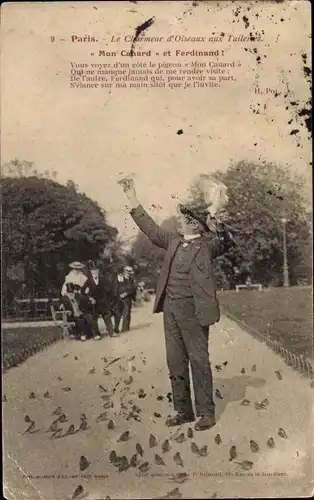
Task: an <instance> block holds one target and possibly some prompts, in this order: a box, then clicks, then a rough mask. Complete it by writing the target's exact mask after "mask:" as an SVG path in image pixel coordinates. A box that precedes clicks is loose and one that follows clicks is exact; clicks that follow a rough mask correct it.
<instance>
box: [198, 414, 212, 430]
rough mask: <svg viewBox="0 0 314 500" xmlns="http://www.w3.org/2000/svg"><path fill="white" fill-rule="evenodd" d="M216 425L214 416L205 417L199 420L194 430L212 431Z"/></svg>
mask: <svg viewBox="0 0 314 500" xmlns="http://www.w3.org/2000/svg"><path fill="white" fill-rule="evenodd" d="M215 424H216V421H215V417H214V416H205V415H204V416H203V417H201V418H200V419H199V421H198V422H196V424H195V426H194V429H195V430H196V431H207V430H208V429H211V428H212V427H214V425H215Z"/></svg>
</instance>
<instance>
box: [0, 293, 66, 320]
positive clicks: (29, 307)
mask: <svg viewBox="0 0 314 500" xmlns="http://www.w3.org/2000/svg"><path fill="white" fill-rule="evenodd" d="M52 304H54V305H55V307H56V308H58V307H59V305H61V300H60V299H59V298H47V297H39V298H34V299H15V300H14V301H13V302H12V303H11V304H9V305H8V304H3V307H2V321H5V322H8V323H9V322H19V321H20V322H30V321H43V320H53V317H52V313H51V306H52Z"/></svg>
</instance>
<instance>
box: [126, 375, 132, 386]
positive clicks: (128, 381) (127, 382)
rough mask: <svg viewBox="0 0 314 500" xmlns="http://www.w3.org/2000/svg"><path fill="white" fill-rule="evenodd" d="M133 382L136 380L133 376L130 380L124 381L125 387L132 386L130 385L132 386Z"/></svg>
mask: <svg viewBox="0 0 314 500" xmlns="http://www.w3.org/2000/svg"><path fill="white" fill-rule="evenodd" d="M133 380H134V379H133V377H132V375H130V376H129V378H128V379H127V380H125V381H124V383H125V385H130V384H132V382H133Z"/></svg>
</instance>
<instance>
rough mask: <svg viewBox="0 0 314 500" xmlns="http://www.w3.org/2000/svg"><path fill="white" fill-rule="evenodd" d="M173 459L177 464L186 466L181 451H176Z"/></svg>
mask: <svg viewBox="0 0 314 500" xmlns="http://www.w3.org/2000/svg"><path fill="white" fill-rule="evenodd" d="M173 461H174V462H175V463H176V464H177V465H180V466H181V467H184V464H183V460H182V458H181V455H180V453H179V452H178V453H176V454H175V455H174V456H173Z"/></svg>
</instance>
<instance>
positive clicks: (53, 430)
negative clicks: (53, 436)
mask: <svg viewBox="0 0 314 500" xmlns="http://www.w3.org/2000/svg"><path fill="white" fill-rule="evenodd" d="M58 425H59V420H55V421H54V422H52V424H51V426H50V427H49V429H48V430H47V431H46V432H56V430H57V429H58Z"/></svg>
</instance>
